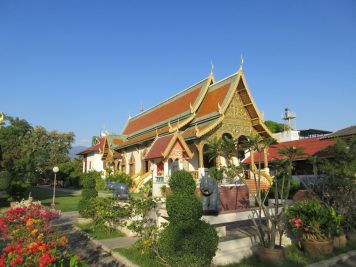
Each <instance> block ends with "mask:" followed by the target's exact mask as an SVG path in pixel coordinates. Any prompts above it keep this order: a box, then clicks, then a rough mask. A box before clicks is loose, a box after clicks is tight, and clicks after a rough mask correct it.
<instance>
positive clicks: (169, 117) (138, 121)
mask: <svg viewBox="0 0 356 267" xmlns="http://www.w3.org/2000/svg"><path fill="white" fill-rule="evenodd" d="M210 82H211V77H210V76H209V77H208V78H206V79H204V80H202V81H200V82H198V83H197V84H195V85H193V86H191V87H189V88H188V89H186V90H184V91H182V92H180V93H179V94H177V95H175V96H173V97H171V98H169V99H168V100H166V101H164V102H162V103H161V104H159V105H157V106H155V107H153V108H151V109H148V110H146V111H144V112H142V113H140V114H138V115H137V116H135V117H133V118H130V119H129V120H128V122H127V124H126V126H125V128H124V130H123V131H122V134H123V135H134V134H137V133H139V132H142V131H144V130H149V129H152V128H154V127H158V126H159V125H160V124H162V123H164V122H165V123H168V122H173V121H177V119H178V118H182V117H185V116H189V115H190V114H192V113H193V112H194V110H195V109H196V108H197V106H199V104H200V102H201V99H202V98H203V96H204V95H205V92H206V90H207V88H208V86H209V83H210Z"/></svg>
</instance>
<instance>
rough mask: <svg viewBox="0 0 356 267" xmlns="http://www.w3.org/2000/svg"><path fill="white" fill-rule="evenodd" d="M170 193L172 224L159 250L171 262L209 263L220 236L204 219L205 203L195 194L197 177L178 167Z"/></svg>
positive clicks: (175, 264)
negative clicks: (195, 178)
mask: <svg viewBox="0 0 356 267" xmlns="http://www.w3.org/2000/svg"><path fill="white" fill-rule="evenodd" d="M169 185H170V186H171V188H172V191H173V193H172V194H171V195H169V196H168V197H167V213H168V215H169V221H170V223H169V225H168V226H167V227H166V228H165V229H164V230H163V232H162V235H161V238H160V240H159V252H160V254H161V256H162V257H163V258H164V259H165V260H166V261H167V262H168V263H169V265H171V266H197V267H203V266H209V265H210V263H211V261H212V259H213V257H214V256H215V251H216V249H217V247H218V242H219V238H218V235H217V233H216V230H215V228H214V227H213V226H211V225H209V224H208V223H206V222H203V221H201V220H200V218H201V216H202V214H203V207H202V203H201V202H200V201H199V200H198V199H197V198H196V197H195V195H194V192H195V186H196V185H195V181H194V180H193V177H192V176H191V174H190V173H188V172H186V171H175V172H174V173H173V175H172V177H171V179H170V181H169Z"/></svg>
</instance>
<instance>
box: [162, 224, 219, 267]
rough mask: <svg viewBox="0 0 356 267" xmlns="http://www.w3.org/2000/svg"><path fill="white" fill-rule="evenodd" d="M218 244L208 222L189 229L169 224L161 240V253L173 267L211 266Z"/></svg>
mask: <svg viewBox="0 0 356 267" xmlns="http://www.w3.org/2000/svg"><path fill="white" fill-rule="evenodd" d="M218 242H219V238H218V236H217V234H216V231H215V229H214V227H212V226H211V225H209V224H208V223H206V222H203V221H198V224H197V225H196V226H195V227H189V228H184V227H176V226H175V225H174V224H169V225H168V226H167V227H166V229H165V230H164V231H163V233H162V236H161V239H160V253H161V255H162V257H163V258H164V259H165V260H167V261H168V262H169V264H170V265H171V266H191V267H193V266H197V267H203V266H210V263H211V261H212V259H213V257H214V256H215V251H216V249H217V246H218Z"/></svg>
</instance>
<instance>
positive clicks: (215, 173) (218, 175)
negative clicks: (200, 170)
mask: <svg viewBox="0 0 356 267" xmlns="http://www.w3.org/2000/svg"><path fill="white" fill-rule="evenodd" d="M209 176H210V177H212V178H213V179H215V180H216V181H217V182H218V183H220V182H221V181H222V180H223V179H224V171H223V170H222V169H218V168H216V167H211V168H210V169H209Z"/></svg>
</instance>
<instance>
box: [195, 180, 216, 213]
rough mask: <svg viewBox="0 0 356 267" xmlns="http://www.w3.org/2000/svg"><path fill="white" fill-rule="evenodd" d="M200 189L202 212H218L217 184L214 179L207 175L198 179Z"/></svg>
mask: <svg viewBox="0 0 356 267" xmlns="http://www.w3.org/2000/svg"><path fill="white" fill-rule="evenodd" d="M200 191H201V194H202V196H201V197H202V202H203V212H204V214H206V215H218V214H219V204H220V196H219V186H218V184H217V182H216V180H215V179H212V178H210V177H208V176H205V177H203V178H202V179H201V180H200Z"/></svg>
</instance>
